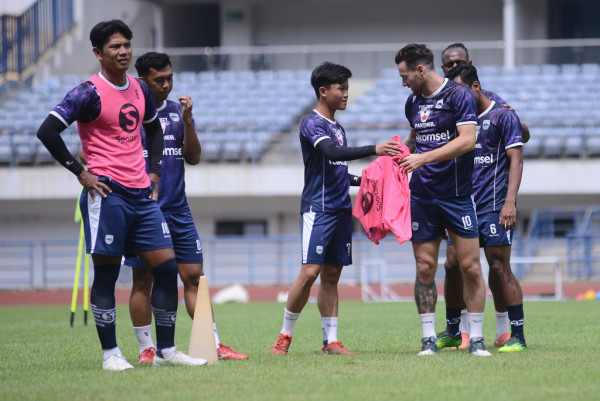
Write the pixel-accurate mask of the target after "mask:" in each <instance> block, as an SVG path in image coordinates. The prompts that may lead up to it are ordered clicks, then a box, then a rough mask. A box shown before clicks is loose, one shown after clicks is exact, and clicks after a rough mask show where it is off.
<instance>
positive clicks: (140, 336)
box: [133, 324, 156, 354]
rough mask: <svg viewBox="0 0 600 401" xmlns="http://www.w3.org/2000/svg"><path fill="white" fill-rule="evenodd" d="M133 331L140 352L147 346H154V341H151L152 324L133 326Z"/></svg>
mask: <svg viewBox="0 0 600 401" xmlns="http://www.w3.org/2000/svg"><path fill="white" fill-rule="evenodd" d="M133 331H135V337H136V338H137V340H138V343H139V344H140V354H141V353H142V351H143V350H145V349H148V348H156V346H155V345H154V341H152V325H151V324H149V325H148V326H141V327H134V328H133Z"/></svg>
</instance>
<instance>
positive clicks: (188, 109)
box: [177, 95, 194, 122]
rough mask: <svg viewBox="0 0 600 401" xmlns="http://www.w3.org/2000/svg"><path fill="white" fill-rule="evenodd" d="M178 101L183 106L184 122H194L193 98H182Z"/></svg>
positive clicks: (189, 96)
mask: <svg viewBox="0 0 600 401" xmlns="http://www.w3.org/2000/svg"><path fill="white" fill-rule="evenodd" d="M177 100H179V103H181V105H182V106H183V110H182V111H181V117H183V121H184V122H192V107H194V102H192V96H191V95H186V96H180V97H179V98H178V99H177Z"/></svg>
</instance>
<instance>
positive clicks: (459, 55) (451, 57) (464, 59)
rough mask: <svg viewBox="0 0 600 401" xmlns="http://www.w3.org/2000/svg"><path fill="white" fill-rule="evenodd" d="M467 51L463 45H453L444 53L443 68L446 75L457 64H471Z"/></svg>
mask: <svg viewBox="0 0 600 401" xmlns="http://www.w3.org/2000/svg"><path fill="white" fill-rule="evenodd" d="M471 63H472V62H471V60H469V56H467V52H466V51H465V49H463V48H462V47H451V48H450V49H448V50H446V51H445V52H444V54H442V70H443V71H444V75H445V74H447V73H448V71H450V70H451V69H452V68H454V67H456V66H457V65H463V64H468V65H471Z"/></svg>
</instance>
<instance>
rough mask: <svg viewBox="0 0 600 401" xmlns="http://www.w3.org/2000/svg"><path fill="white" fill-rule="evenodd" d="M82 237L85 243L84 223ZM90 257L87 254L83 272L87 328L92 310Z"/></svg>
mask: <svg viewBox="0 0 600 401" xmlns="http://www.w3.org/2000/svg"><path fill="white" fill-rule="evenodd" d="M81 236H82V238H83V240H84V242H85V235H84V233H83V221H82V222H81ZM89 298H90V255H89V254H88V253H86V254H85V270H84V271H83V324H85V325H86V326H87V317H88V311H89V310H90V299H89Z"/></svg>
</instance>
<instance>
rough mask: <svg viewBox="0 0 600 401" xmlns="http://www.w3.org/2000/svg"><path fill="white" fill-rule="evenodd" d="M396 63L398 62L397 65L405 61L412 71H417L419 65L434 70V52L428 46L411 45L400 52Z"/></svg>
mask: <svg viewBox="0 0 600 401" xmlns="http://www.w3.org/2000/svg"><path fill="white" fill-rule="evenodd" d="M394 61H396V65H398V64H400V63H401V62H403V61H404V62H405V63H406V66H407V67H408V68H409V69H411V70H415V69H416V68H417V65H419V64H422V65H426V66H427V67H429V68H434V67H433V52H432V51H431V50H429V49H428V48H427V46H425V45H422V44H417V43H410V44H408V45H406V46H404V47H403V48H402V49H400V50H398V53H396V57H395V58H394Z"/></svg>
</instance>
